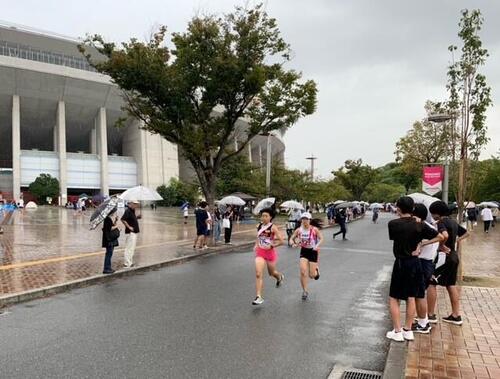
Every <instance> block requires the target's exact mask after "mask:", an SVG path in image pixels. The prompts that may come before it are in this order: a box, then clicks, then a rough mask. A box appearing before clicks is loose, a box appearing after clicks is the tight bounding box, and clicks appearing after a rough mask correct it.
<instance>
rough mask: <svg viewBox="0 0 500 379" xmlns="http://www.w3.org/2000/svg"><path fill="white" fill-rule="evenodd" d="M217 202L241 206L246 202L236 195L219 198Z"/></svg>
mask: <svg viewBox="0 0 500 379" xmlns="http://www.w3.org/2000/svg"><path fill="white" fill-rule="evenodd" d="M219 204H224V205H238V206H242V205H245V204H246V202H245V200H243V199H241V198H239V197H238V196H226V197H223V198H222V199H220V200H219Z"/></svg>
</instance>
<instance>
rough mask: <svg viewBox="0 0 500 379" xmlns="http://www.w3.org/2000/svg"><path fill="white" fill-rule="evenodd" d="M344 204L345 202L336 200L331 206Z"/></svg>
mask: <svg viewBox="0 0 500 379" xmlns="http://www.w3.org/2000/svg"><path fill="white" fill-rule="evenodd" d="M345 202H346V201H345V200H337V201H334V202H333V205H338V204H341V203H345Z"/></svg>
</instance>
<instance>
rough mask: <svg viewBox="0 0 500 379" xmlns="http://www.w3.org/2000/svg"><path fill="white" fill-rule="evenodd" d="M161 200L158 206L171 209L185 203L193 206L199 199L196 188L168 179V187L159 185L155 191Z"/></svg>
mask: <svg viewBox="0 0 500 379" xmlns="http://www.w3.org/2000/svg"><path fill="white" fill-rule="evenodd" d="M156 190H157V191H158V193H159V194H160V196H161V197H163V200H161V201H159V202H158V203H159V205H162V206H166V207H171V206H180V205H182V204H183V203H184V202H185V201H188V202H189V203H191V204H195V203H196V201H197V200H198V199H199V197H200V193H199V189H198V186H196V185H194V184H189V183H185V182H182V181H180V180H178V179H176V178H172V179H170V183H169V184H168V186H166V185H164V184H163V185H161V186H159V187H158V188H157V189H156Z"/></svg>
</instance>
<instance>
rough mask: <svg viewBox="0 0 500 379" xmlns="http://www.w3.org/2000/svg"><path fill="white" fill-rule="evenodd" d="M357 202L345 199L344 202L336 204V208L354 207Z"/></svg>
mask: <svg viewBox="0 0 500 379" xmlns="http://www.w3.org/2000/svg"><path fill="white" fill-rule="evenodd" d="M354 205H355V204H354V203H352V202H350V201H344V202H342V203H338V204H337V205H336V206H335V209H342V208H351V207H353V206H354Z"/></svg>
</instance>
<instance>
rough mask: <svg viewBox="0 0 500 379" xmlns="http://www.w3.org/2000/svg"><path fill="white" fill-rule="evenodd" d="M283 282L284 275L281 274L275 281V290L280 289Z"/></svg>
mask: <svg viewBox="0 0 500 379" xmlns="http://www.w3.org/2000/svg"><path fill="white" fill-rule="evenodd" d="M283 280H285V274H281V276H280V278H279V279H278V280H276V288H279V287H281V285H282V284H283Z"/></svg>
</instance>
